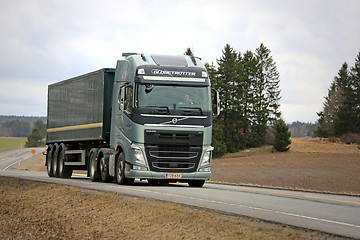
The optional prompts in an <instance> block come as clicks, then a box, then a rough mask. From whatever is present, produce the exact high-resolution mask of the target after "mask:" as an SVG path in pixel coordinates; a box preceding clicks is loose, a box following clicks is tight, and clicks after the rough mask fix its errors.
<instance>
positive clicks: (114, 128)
mask: <svg viewBox="0 0 360 240" xmlns="http://www.w3.org/2000/svg"><path fill="white" fill-rule="evenodd" d="M123 56H124V57H125V59H124V60H119V61H118V62H117V65H116V68H115V69H113V68H105V69H100V70H98V71H95V72H92V73H88V74H85V75H82V76H78V77H75V78H71V79H68V80H65V81H61V82H58V83H55V84H52V85H49V88H48V116H47V117H48V118H47V121H48V122H47V137H46V142H47V145H48V148H47V154H46V163H45V164H46V166H47V172H48V175H49V176H50V177H64V178H68V177H71V175H72V171H73V170H87V173H88V176H89V177H90V179H91V180H92V181H101V180H102V181H104V182H111V181H114V180H115V181H117V182H118V183H119V184H132V183H133V182H134V180H135V179H140V180H143V179H146V180H147V181H148V182H149V183H151V184H158V183H161V182H165V183H166V182H187V183H188V184H189V185H190V186H194V187H201V186H203V184H204V182H205V180H207V179H210V176H211V158H212V156H211V155H212V150H213V147H212V146H211V136H212V120H213V119H214V118H215V117H216V116H217V115H218V114H219V111H220V103H219V95H218V93H217V91H215V90H212V89H211V86H210V79H209V77H208V73H207V71H206V68H205V67H204V65H203V63H202V62H201V60H200V59H199V58H196V57H192V56H164V55H148V54H135V53H126V54H123Z"/></svg>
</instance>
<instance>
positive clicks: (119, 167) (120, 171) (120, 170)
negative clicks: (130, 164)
mask: <svg viewBox="0 0 360 240" xmlns="http://www.w3.org/2000/svg"><path fill="white" fill-rule="evenodd" d="M115 176H116V181H117V183H118V184H121V185H125V184H129V185H130V184H133V183H134V181H135V179H134V178H126V177H125V156H124V153H120V154H119V157H118V159H117V161H116V167H115Z"/></svg>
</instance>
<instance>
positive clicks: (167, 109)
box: [144, 106, 170, 114]
mask: <svg viewBox="0 0 360 240" xmlns="http://www.w3.org/2000/svg"><path fill="white" fill-rule="evenodd" d="M144 107H146V108H164V109H166V113H167V114H170V110H169V107H167V106H144Z"/></svg>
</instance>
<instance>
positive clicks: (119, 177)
mask: <svg viewBox="0 0 360 240" xmlns="http://www.w3.org/2000/svg"><path fill="white" fill-rule="evenodd" d="M119 161H120V162H119V163H118V166H119V167H118V174H117V175H118V180H120V179H121V178H122V177H123V167H124V163H123V161H121V159H119Z"/></svg>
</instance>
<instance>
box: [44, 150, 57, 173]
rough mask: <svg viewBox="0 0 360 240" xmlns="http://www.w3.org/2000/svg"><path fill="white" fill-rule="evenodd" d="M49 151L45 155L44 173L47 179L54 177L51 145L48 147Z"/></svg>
mask: <svg viewBox="0 0 360 240" xmlns="http://www.w3.org/2000/svg"><path fill="white" fill-rule="evenodd" d="M48 149H49V151H48V152H47V154H46V171H47V174H48V176H49V177H54V176H55V175H54V169H53V168H54V165H53V149H54V147H53V145H50V146H49V148H48Z"/></svg>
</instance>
